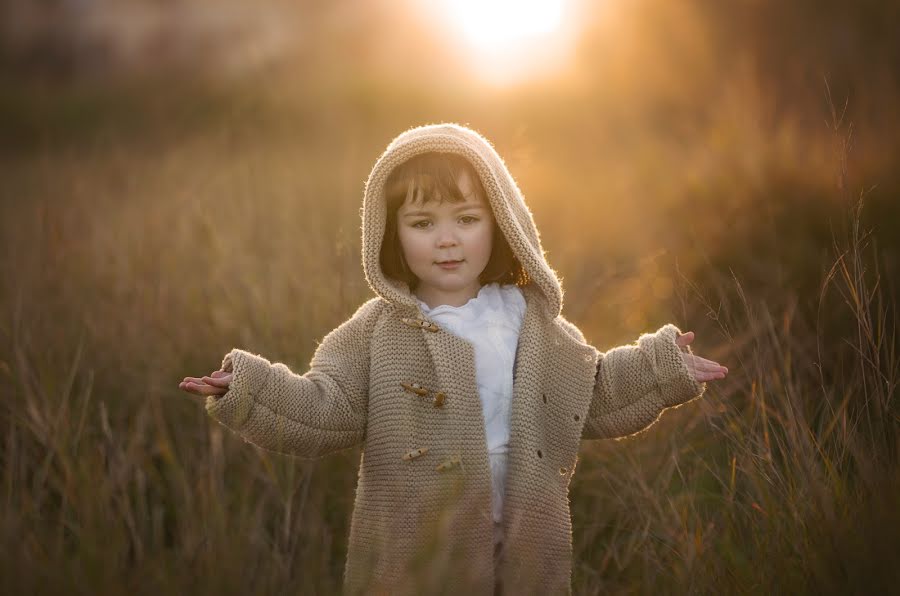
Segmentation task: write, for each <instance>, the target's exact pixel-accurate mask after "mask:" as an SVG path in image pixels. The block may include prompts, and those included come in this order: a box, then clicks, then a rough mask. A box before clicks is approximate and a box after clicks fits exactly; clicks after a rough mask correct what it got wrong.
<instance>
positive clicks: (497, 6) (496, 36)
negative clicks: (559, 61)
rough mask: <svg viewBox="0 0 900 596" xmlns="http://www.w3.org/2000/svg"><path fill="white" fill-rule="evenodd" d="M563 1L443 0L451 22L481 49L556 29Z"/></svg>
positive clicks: (506, 43) (544, 33) (493, 47)
mask: <svg viewBox="0 0 900 596" xmlns="http://www.w3.org/2000/svg"><path fill="white" fill-rule="evenodd" d="M564 3H565V0H445V1H444V7H445V10H446V11H447V14H448V16H449V18H450V19H451V21H453V23H454V25H455V26H456V27H457V29H458V30H459V31H460V32H461V33H462V34H463V35H464V36H465V38H466V39H467V41H468V42H469V43H471V44H472V45H474V46H477V47H478V48H479V49H482V50H492V49H493V50H503V49H505V48H507V47H509V46H510V45H513V44H515V43H517V42H520V41H522V40H524V39H526V38H534V37H540V36H543V35H547V34H550V33H552V32H554V31H555V30H557V29H558V28H559V26H560V23H561V22H562V14H563V8H564V7H563V5H564Z"/></svg>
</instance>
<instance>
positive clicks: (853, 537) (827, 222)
mask: <svg viewBox="0 0 900 596" xmlns="http://www.w3.org/2000/svg"><path fill="white" fill-rule="evenodd" d="M270 91H271V90H268V91H267V90H263V92H262V93H261V95H260V96H259V97H256V98H253V97H250V98H248V97H246V96H245V97H240V98H237V99H226V100H223V99H222V98H221V97H214V98H213V99H210V100H209V102H208V103H204V102H203V101H198V102H197V103H196V104H191V105H186V104H184V103H179V102H177V101H174V102H171V103H163V104H161V105H162V107H157V108H146V110H147V111H144V112H140V113H139V114H138V115H137V116H136V117H134V118H133V120H130V119H128V118H126V117H122V120H116V119H115V118H113V120H112V124H108V120H104V118H103V117H98V118H99V120H98V121H99V123H100V124H103V123H104V122H107V124H105V125H103V126H100V124H97V123H96V122H94V123H92V124H90V125H89V126H87V127H86V128H87V129H89V130H92V131H95V132H93V133H91V134H85V133H83V132H80V131H75V132H72V131H68V132H66V131H65V128H66V127H65V126H63V125H59V126H51V127H48V128H47V129H46V130H45V132H46V134H47V135H48V137H47V138H46V139H45V140H44V141H37V142H35V143H34V144H33V145H32V146H30V147H28V148H27V149H26V150H22V151H18V152H15V153H9V154H6V155H4V157H3V159H2V160H0V176H2V179H3V181H4V183H3V185H2V189H0V221H2V241H3V252H2V255H3V256H2V257H0V267H2V275H3V278H2V279H3V281H2V283H0V339H2V342H0V394H2V398H3V399H2V408H0V428H2V431H0V435H2V440H0V462H2V466H0V472H2V474H0V476H2V477H0V489H2V507H0V541H2V549H3V552H4V553H5V556H4V557H3V558H2V562H0V591H2V592H4V593H38V592H41V593H55V592H73V591H78V592H90V593H108V592H115V593H122V592H126V591H128V592H133V593H159V592H165V593H168V592H175V593H210V594H217V595H222V594H226V593H247V592H251V591H252V592H254V593H260V594H262V593H285V592H301V593H331V592H334V591H335V590H336V589H337V588H338V587H339V584H340V578H341V572H342V569H343V563H344V554H345V552H346V537H347V531H348V523H349V515H350V511H351V507H352V500H353V493H354V485H355V480H356V476H355V474H356V466H357V462H358V457H359V452H358V451H349V452H344V453H342V454H339V455H336V456H333V457H330V458H327V459H325V460H322V461H315V462H307V461H300V460H292V459H289V458H286V457H282V456H277V455H273V454H270V453H267V452H263V451H261V450H259V449H256V448H253V447H251V446H249V445H247V444H245V443H244V442H242V441H241V440H240V439H238V438H236V437H235V436H233V435H231V434H229V433H227V431H223V429H222V428H220V427H219V426H218V425H216V424H215V423H213V422H211V421H210V420H208V419H207V417H206V415H205V413H204V412H203V409H202V407H201V406H200V405H199V403H198V402H192V401H191V399H190V398H188V397H187V396H186V394H184V393H181V392H180V391H179V390H178V389H177V384H178V381H179V380H180V379H181V378H182V377H184V376H185V375H188V374H191V375H194V374H200V373H206V372H209V371H211V370H214V369H215V368H216V367H217V366H218V364H219V362H220V359H221V356H222V354H223V353H224V352H225V351H227V350H228V349H229V348H231V347H232V346H240V347H243V348H246V349H249V350H254V351H257V352H260V353H263V354H265V355H267V356H268V357H270V358H272V359H273V360H281V361H284V362H286V363H288V364H289V365H290V366H291V367H292V368H294V370H297V371H302V370H303V369H304V366H305V365H306V363H307V362H308V359H309V357H310V356H311V354H312V350H313V349H314V347H315V341H316V340H317V339H319V338H321V337H322V336H324V334H325V333H326V332H327V331H328V330H330V329H331V328H333V327H334V326H335V325H337V324H338V323H340V322H341V321H343V320H344V319H345V318H346V317H347V316H348V315H349V314H350V313H352V312H353V310H354V309H355V308H356V306H357V305H358V304H360V303H361V302H362V301H363V300H364V299H365V298H366V297H367V296H368V295H369V289H368V288H367V286H366V285H365V282H364V280H363V277H362V271H361V267H360V265H359V259H358V250H359V238H358V225H359V222H358V208H359V201H360V199H361V196H362V185H363V181H364V179H365V176H366V174H367V172H368V168H369V167H370V166H371V164H372V162H373V160H374V158H375V157H376V156H377V154H378V153H379V152H380V150H381V148H382V147H383V146H384V144H385V143H386V142H387V140H388V139H389V138H390V137H391V136H392V135H393V134H395V133H396V132H398V131H399V130H401V129H402V128H403V127H405V126H409V125H411V124H416V123H420V122H424V121H432V120H443V119H459V120H462V121H464V122H469V123H471V124H472V125H473V126H476V127H477V128H480V129H481V130H483V131H484V132H485V133H486V134H488V136H490V137H491V138H492V139H494V141H495V143H496V144H497V146H498V148H499V149H500V151H501V153H502V154H504V155H505V156H506V157H507V161H508V162H509V164H510V167H511V168H512V170H513V172H514V173H515V174H516V175H517V176H518V177H519V179H520V181H521V184H522V187H523V188H524V189H525V191H526V194H527V196H528V200H529V202H530V204H531V205H532V207H533V209H534V211H535V214H536V218H537V222H538V225H539V227H540V229H541V230H542V232H543V237H544V241H545V245H546V248H547V249H548V251H549V256H550V259H551V262H552V263H553V264H554V265H555V266H556V267H557V268H558V269H559V271H560V272H561V273H562V274H563V276H564V278H565V282H566V288H567V296H566V300H567V302H566V313H567V314H568V315H569V317H570V318H571V319H573V320H574V321H575V322H576V323H578V324H579V325H580V326H581V327H582V329H583V330H584V331H585V333H586V335H587V336H588V338H589V339H591V340H592V341H593V342H594V344H595V345H597V347H598V348H601V349H607V348H609V347H612V346H614V345H617V344H620V343H625V342H628V341H631V340H632V339H633V338H635V337H636V336H637V335H638V334H639V333H640V332H642V331H645V330H652V329H653V328H655V327H656V326H658V325H661V324H662V323H664V322H666V321H670V320H671V321H674V322H677V323H678V324H679V325H680V326H681V328H682V329H683V330H688V329H692V330H694V331H695V332H696V333H697V338H698V339H697V341H696V342H695V344H694V345H695V348H696V351H697V352H698V353H700V354H702V355H704V356H707V357H709V358H712V359H715V360H717V361H719V362H722V363H724V364H726V365H728V366H729V369H730V371H731V372H730V374H729V377H728V379H727V380H726V381H724V382H719V383H713V384H712V385H711V386H710V389H709V390H708V393H707V396H706V398H705V399H703V400H701V401H699V402H694V403H693V404H691V405H690V406H687V407H684V408H680V409H677V410H675V411H673V412H670V413H668V414H666V415H665V416H664V417H663V418H662V420H661V421H660V422H659V423H658V424H657V425H656V426H655V427H653V429H652V430H650V431H649V432H647V433H644V434H642V435H640V436H639V437H637V438H634V439H629V440H625V441H618V442H615V441H613V442H595V443H591V444H585V445H584V446H583V450H582V454H581V459H580V463H579V466H578V473H577V474H576V475H575V477H574V481H573V488H572V490H573V494H572V508H573V516H574V526H575V531H574V541H575V550H576V553H575V554H576V560H575V569H574V572H575V573H574V588H575V591H576V593H579V594H594V593H599V592H603V593H634V592H638V593H644V592H646V593H660V592H662V593H685V592H696V593H731V592H749V593H768V592H778V593H820V592H831V591H835V592H841V591H844V592H846V591H865V589H866V588H871V589H873V590H876V591H879V590H880V591H888V590H889V589H890V588H891V587H893V586H894V585H896V581H897V580H898V579H900V577H898V573H900V571H898V569H900V567H898V566H897V565H896V559H897V556H896V553H897V552H900V539H898V538H897V537H898V536H900V514H898V511H900V509H898V508H897V506H896V505H897V503H898V499H900V473H898V472H900V468H898V465H897V464H898V455H900V452H898V448H900V443H898V437H900V435H898V422H900V419H898V406H897V400H896V388H897V376H898V368H900V367H898V353H897V337H896V304H897V302H896V294H895V293H894V288H893V287H892V285H891V284H892V283H893V281H894V278H893V275H894V274H895V273H896V263H897V254H898V253H897V245H896V242H895V241H894V240H892V239H893V238H895V237H896V233H897V221H898V220H897V218H896V217H891V215H892V213H894V212H892V209H895V207H893V205H894V204H895V203H896V197H897V193H898V186H897V185H896V179H894V180H891V179H890V175H891V174H890V168H889V167H886V165H885V163H886V162H884V161H883V160H882V161H879V158H878V157H877V156H881V155H883V151H882V150H883V149H885V148H888V149H889V148H890V147H891V146H892V145H891V143H893V142H894V141H891V140H890V139H892V138H897V137H896V135H892V134H891V133H890V130H892V129H887V130H879V129H878V127H877V126H875V125H870V126H864V125H863V124H861V125H859V128H861V129H862V130H863V131H864V136H863V138H864V140H865V144H863V145H861V146H860V147H859V148H856V147H854V148H853V149H851V148H850V147H849V146H848V145H847V144H846V140H847V139H848V132H849V125H848V124H847V122H845V121H841V118H840V114H839V113H838V112H839V111H838V110H836V111H835V114H834V117H833V118H832V119H831V126H830V128H827V127H822V129H821V130H820V129H815V128H814V129H808V128H804V127H803V126H800V125H799V124H797V121H796V120H792V119H791V118H784V119H782V120H779V121H778V122H777V123H776V124H773V125H772V126H771V128H767V127H762V128H760V124H759V122H758V121H755V120H753V119H752V118H750V119H747V118H744V119H741V118H737V117H736V115H737V114H747V113H758V111H756V110H758V109H759V105H758V104H756V103H755V102H754V101H753V100H752V98H751V99H750V100H748V99H747V96H746V94H744V93H731V92H728V93H726V96H727V97H725V96H723V101H721V102H718V103H713V106H714V107H713V108H711V109H712V110H713V111H712V113H711V114H706V116H705V120H704V122H703V123H696V124H692V125H688V124H687V123H680V124H678V125H673V126H672V128H666V129H661V128H660V127H659V126H657V125H654V124H653V123H652V119H651V118H650V117H649V116H648V117H646V118H644V117H642V116H641V115H640V114H632V115H631V117H630V118H631V119H628V120H622V119H620V118H619V116H620V114H615V113H614V114H610V115H608V116H604V115H598V114H596V113H593V112H591V109H592V108H591V106H590V101H589V100H587V99H583V100H579V99H578V98H577V97H573V98H572V99H571V101H572V102H573V104H572V110H573V113H575V114H580V115H581V116H582V117H583V118H582V119H581V120H578V119H576V118H573V117H572V113H569V112H567V111H565V110H562V111H561V110H558V109H554V107H553V106H554V105H555V103H554V102H555V101H556V98H553V97H549V98H547V99H546V100H544V101H543V102H542V101H521V102H517V100H516V99H515V98H512V99H510V98H481V97H478V98H472V97H469V98H466V97H461V98H451V99H449V100H446V103H441V100H438V99H432V100H431V102H432V103H426V104H424V105H423V104H422V103H421V102H420V101H419V99H420V98H413V99H408V100H406V101H407V103H402V102H403V100H402V99H399V98H397V97H395V96H392V95H391V94H390V93H389V92H388V91H387V90H379V89H374V90H369V92H367V93H368V94H367V93H362V92H360V89H358V88H354V89H350V90H349V91H348V90H345V91H346V93H344V94H343V95H340V94H337V95H335V97H336V98H337V99H336V100H335V102H334V105H332V107H331V108H323V109H322V110H319V108H318V107H315V106H313V107H315V110H313V109H312V108H311V107H310V106H308V105H304V104H303V103H302V100H301V99H298V101H297V103H296V104H295V103H293V102H291V101H289V100H285V99H284V98H282V97H278V96H275V95H274V94H270V95H266V93H268V92H270ZM320 93H326V92H321V91H320ZM326 94H327V93H326ZM729 98H730V99H729ZM167 101H168V100H167ZM579 101H583V103H582V104H579V103H578V102H579ZM136 105H140V104H139V103H137V104H136ZM510 105H511V106H512V107H509V106H510ZM198 106H199V107H198ZM451 106H452V107H451ZM407 108H409V109H407ZM209 112H211V114H210V113H209ZM200 113H202V114H203V115H202V117H201V116H200V115H198V114H200ZM374 113H377V114H385V116H384V118H378V119H375V118H373V117H372V115H373V114H374ZM79 117H81V116H79ZM90 117H91V118H93V116H90ZM170 117H171V118H173V119H174V120H175V122H174V123H173V122H171V121H170V120H169V118H170ZM116 118H118V116H116ZM39 120H40V119H39V118H35V121H36V122H37V121H39ZM198 121H199V122H200V123H199V124H197V122H198ZM376 121H377V123H376V124H373V122H376ZM134 122H138V123H143V124H142V125H140V126H138V125H136V124H134ZM26 128H27V127H26ZM36 128H37V129H40V126H37V125H36ZM76 128H77V127H76ZM60 130H63V132H62V133H61V132H59V131H60ZM96 131H99V132H96ZM57 135H58V136H57ZM29 138H31V136H30V133H29ZM34 138H37V137H34ZM561 139H562V140H561ZM887 165H889V164H887ZM853 168H856V170H855V171H856V172H857V177H856V178H852V177H850V176H849V174H848V171H849V172H850V173H853V172H854V169H853ZM858 172H862V173H863V174H862V175H860V174H859V173H858ZM835 174H837V175H838V177H839V178H840V180H841V181H842V182H841V184H840V185H837V190H835V184H834V183H833V181H834V178H835ZM860 176H865V177H868V178H867V180H868V183H869V184H873V183H874V182H879V183H881V186H879V188H878V189H877V190H874V191H872V192H871V193H870V194H866V193H858V192H857V191H856V190H855V189H857V188H865V186H863V184H862V183H861V181H860V179H859V178H860ZM866 201H871V204H869V203H867V202H866ZM869 210H872V212H873V213H874V214H875V215H874V216H869V219H868V221H869V224H867V223H866V221H867V220H866V217H867V213H868V212H869ZM873 217H874V218H875V219H874V220H873V219H872V218H873ZM876 240H877V241H878V242H881V243H882V245H881V246H880V247H879V246H878V244H876Z"/></svg>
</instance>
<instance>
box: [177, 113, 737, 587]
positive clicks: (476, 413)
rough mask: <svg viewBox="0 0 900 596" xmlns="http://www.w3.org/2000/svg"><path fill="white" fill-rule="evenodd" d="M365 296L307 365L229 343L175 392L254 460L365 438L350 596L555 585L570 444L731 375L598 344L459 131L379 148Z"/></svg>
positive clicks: (449, 127) (426, 132)
mask: <svg viewBox="0 0 900 596" xmlns="http://www.w3.org/2000/svg"><path fill="white" fill-rule="evenodd" d="M362 230H363V232H362V260H363V267H364V270H365V274H366V279H367V280H368V282H369V285H370V286H371V287H372V290H373V291H374V292H375V293H376V294H377V297H374V298H372V299H371V300H369V301H367V302H366V303H365V304H363V305H362V306H361V307H360V308H359V310H357V311H356V313H355V314H354V315H353V316H352V317H350V319H348V320H347V321H345V322H344V323H343V324H341V325H340V326H339V327H337V328H336V329H334V330H333V331H332V332H330V333H329V334H328V335H327V336H326V337H325V338H324V339H323V340H322V343H321V344H320V345H319V346H318V348H317V349H316V351H315V354H314V355H313V357H312V361H311V363H310V367H309V370H308V372H306V373H305V374H303V375H298V374H295V373H294V372H292V371H291V370H290V369H289V368H288V367H287V366H285V365H284V364H282V363H275V364H272V363H270V362H269V361H268V360H266V359H265V358H263V357H261V356H258V355H254V354H251V353H249V352H246V351H243V350H239V349H234V350H232V351H231V352H229V353H228V354H227V355H226V356H225V359H224V361H223V364H222V367H221V369H220V370H218V371H216V372H214V373H212V374H211V375H209V376H205V377H202V378H194V377H187V378H185V379H184V381H183V382H182V383H181V385H180V387H181V388H182V389H184V390H186V391H189V392H191V393H195V394H197V395H201V396H206V409H207V411H208V412H209V414H210V415H211V416H213V417H214V418H216V419H217V420H219V421H220V422H221V423H223V424H225V425H226V426H228V427H229V428H231V429H232V430H233V431H235V432H237V433H239V434H240V435H242V436H243V437H244V438H245V439H246V440H248V441H250V442H252V443H254V444H256V445H259V446H261V447H264V448H266V449H270V450H274V451H279V452H283V453H289V454H293V455H296V456H300V457H306V458H314V457H320V456H322V455H325V454H327V453H331V452H334V451H337V450H341V449H346V448H349V447H353V446H356V445H360V444H362V446H363V452H362V457H361V460H360V469H359V481H358V485H357V490H356V501H355V506H354V510H353V517H352V520H351V527H350V538H349V546H348V554H347V561H346V566H345V572H344V589H345V593H348V594H356V593H359V592H366V593H369V592H379V593H380V592H382V591H384V592H385V593H391V594H397V593H438V592H447V593H453V592H456V593H459V591H460V590H467V592H466V594H467V595H475V594H491V593H498V592H499V590H500V589H501V586H502V589H503V592H504V593H508V594H531V593H539V594H557V593H570V590H571V588H570V578H571V575H570V574H571V566H572V528H571V519H570V513H569V499H568V489H569V482H570V480H571V478H572V473H573V472H574V469H575V464H576V461H577V453H578V448H579V444H580V442H581V440H582V439H602V438H614V437H622V436H625V435H629V434H633V433H636V432H638V431H641V430H643V429H645V428H647V427H648V426H650V425H651V424H653V422H654V421H656V419H657V418H658V417H659V415H660V413H661V412H662V411H663V410H664V409H666V408H670V407H673V406H677V405H679V404H682V403H684V402H686V401H689V400H691V399H693V398H695V397H698V396H700V395H701V394H702V393H703V392H704V390H705V388H706V386H705V382H706V381H709V380H713V379H720V378H723V377H724V376H725V374H726V373H727V369H726V368H725V367H723V366H720V365H719V364H717V363H715V362H712V361H710V360H707V359H705V358H700V357H698V356H696V355H694V354H692V352H691V349H690V347H689V345H688V344H690V343H691V342H692V341H693V333H690V332H689V333H686V334H681V333H680V331H679V330H678V328H677V327H675V326H674V325H671V324H669V325H665V326H664V327H662V328H661V329H659V330H658V331H656V332H655V333H652V334H643V335H641V336H640V337H639V338H638V340H637V341H636V342H635V343H634V344H632V345H626V346H621V347H617V348H613V349H611V350H609V351H607V352H605V353H601V352H599V351H597V350H596V349H595V348H594V347H593V346H590V345H588V344H587V343H586V342H585V340H584V336H583V335H582V334H581V332H580V331H579V329H578V328H577V327H576V326H575V325H573V324H572V323H570V322H568V321H567V320H566V319H565V318H563V316H562V315H561V314H560V311H561V309H562V301H563V300H562V299H563V291H562V287H561V285H560V281H559V279H558V278H557V276H556V274H555V272H554V271H553V269H551V268H550V266H549V264H548V263H547V261H546V260H545V258H544V251H543V249H542V247H541V243H540V238H539V235H538V231H537V228H536V227H535V224H534V220H533V219H532V216H531V212H530V211H529V210H528V207H527V206H526V205H525V202H524V200H523V197H522V194H521V192H520V191H519V189H518V187H517V186H516V183H515V181H514V180H513V178H512V176H511V175H510V173H509V171H508V170H507V169H506V166H505V164H504V163H503V161H502V159H501V158H500V156H499V155H498V154H497V153H496V152H495V151H494V149H493V147H492V146H491V145H490V143H489V142H488V141H487V140H485V139H484V138H483V137H482V136H480V135H479V134H478V133H476V132H474V131H472V130H469V129H467V128H464V127H462V126H458V125H455V124H440V125H429V126H422V127H419V128H414V129H411V130H408V131H406V132H404V133H403V134H401V135H400V136H398V137H397V138H396V139H394V140H393V141H392V142H391V144H390V145H389V146H388V147H387V149H386V150H385V152H384V153H383V154H382V156H381V157H380V158H379V159H378V161H377V162H376V164H375V166H374V168H373V169H372V172H371V174H370V175H369V179H368V181H367V183H366V190H365V197H364V200H363V209H362Z"/></svg>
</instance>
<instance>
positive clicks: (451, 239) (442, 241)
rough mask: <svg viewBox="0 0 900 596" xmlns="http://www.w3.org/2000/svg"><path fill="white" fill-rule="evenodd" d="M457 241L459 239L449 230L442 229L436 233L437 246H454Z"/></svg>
mask: <svg viewBox="0 0 900 596" xmlns="http://www.w3.org/2000/svg"><path fill="white" fill-rule="evenodd" d="M458 243H459V240H458V239H457V237H456V234H455V233H454V232H451V231H449V230H443V231H441V232H440V233H439V234H438V237H437V245H438V247H439V248H444V247H447V246H455V245H456V244H458Z"/></svg>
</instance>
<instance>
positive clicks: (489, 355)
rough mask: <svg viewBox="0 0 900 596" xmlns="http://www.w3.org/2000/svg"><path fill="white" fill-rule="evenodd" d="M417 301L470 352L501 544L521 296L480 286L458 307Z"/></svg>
mask: <svg viewBox="0 0 900 596" xmlns="http://www.w3.org/2000/svg"><path fill="white" fill-rule="evenodd" d="M418 302H419V305H420V306H421V307H422V312H423V313H424V314H426V315H427V316H428V317H429V318H430V319H432V320H434V321H435V322H436V323H438V324H439V325H441V326H442V327H444V328H445V329H446V330H447V331H449V332H451V333H453V334H454V335H456V336H458V337H461V338H463V339H465V340H466V341H468V342H469V343H470V344H472V346H473V347H474V348H475V380H476V383H477V385H478V395H479V397H480V398H481V409H482V412H483V414H484V426H485V435H486V437H487V448H488V459H489V461H490V464H491V489H492V490H491V492H492V517H493V520H494V540H495V542H497V541H500V540H501V539H502V536H501V534H500V520H501V519H502V516H503V493H504V489H505V486H506V455H507V452H508V451H509V417H510V411H511V407H512V396H513V365H514V363H515V359H516V348H517V346H518V343H519V331H520V330H521V328H522V319H523V318H524V316H525V296H524V295H523V294H522V290H520V289H519V288H518V287H517V286H514V285H504V286H501V285H500V284H497V283H492V284H487V285H485V286H482V287H481V289H480V290H479V291H478V295H477V296H476V297H475V298H472V299H471V300H469V301H468V302H467V303H465V304H464V305H462V306H450V305H447V304H442V305H440V306H436V307H434V308H429V307H428V305H427V304H425V303H424V302H422V301H421V300H419V301H418Z"/></svg>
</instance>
